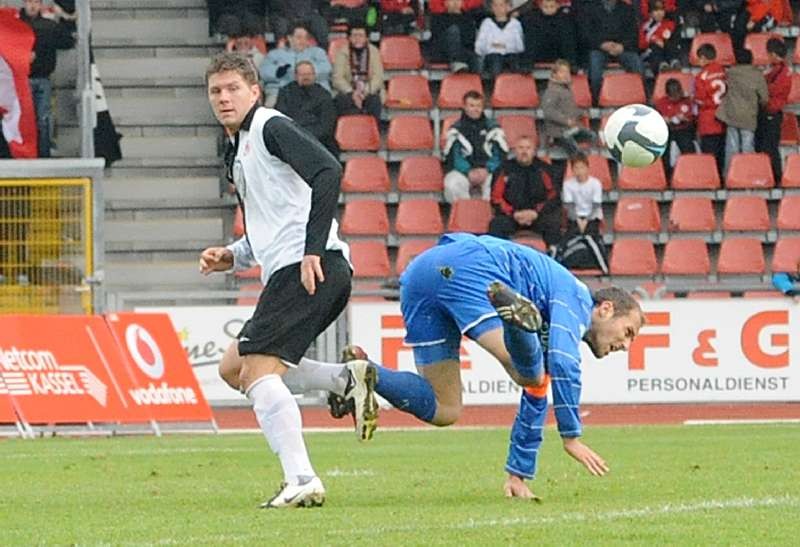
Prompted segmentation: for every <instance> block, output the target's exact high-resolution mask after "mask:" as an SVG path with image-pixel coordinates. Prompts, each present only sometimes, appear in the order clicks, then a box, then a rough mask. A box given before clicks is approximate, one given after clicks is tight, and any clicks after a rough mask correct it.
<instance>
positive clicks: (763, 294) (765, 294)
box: [742, 290, 785, 298]
mask: <svg viewBox="0 0 800 547" xmlns="http://www.w3.org/2000/svg"><path fill="white" fill-rule="evenodd" d="M742 298H785V297H784V296H783V293H782V292H780V291H778V290H774V291H769V290H767V291H744V292H743V293H742Z"/></svg>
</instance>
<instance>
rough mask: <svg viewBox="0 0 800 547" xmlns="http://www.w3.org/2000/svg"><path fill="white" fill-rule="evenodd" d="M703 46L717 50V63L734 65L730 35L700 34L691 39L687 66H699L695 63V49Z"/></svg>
mask: <svg viewBox="0 0 800 547" xmlns="http://www.w3.org/2000/svg"><path fill="white" fill-rule="evenodd" d="M703 44H711V45H712V46H714V49H716V50H717V62H719V63H722V64H723V65H725V66H730V65H735V64H736V58H735V57H734V55H733V42H732V41H731V36H730V34H725V33H724V32H702V33H699V34H696V35H695V37H694V38H693V39H692V46H691V49H690V50H689V64H691V65H692V66H700V64H699V63H698V61H697V49H698V48H699V47H700V46H702V45H703Z"/></svg>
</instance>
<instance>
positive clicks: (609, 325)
mask: <svg viewBox="0 0 800 547" xmlns="http://www.w3.org/2000/svg"><path fill="white" fill-rule="evenodd" d="M592 297H593V299H594V309H593V310H592V324H591V326H590V327H589V331H588V332H587V333H586V335H585V336H584V340H586V343H587V344H589V347H590V348H591V350H592V353H594V356H595V357H597V358H601V357H605V356H606V355H608V354H609V353H611V352H612V351H628V348H630V345H631V342H632V341H633V339H634V337H635V336H636V335H637V334H638V333H639V329H640V328H642V325H643V324H644V313H642V308H641V307H639V303H638V302H637V301H636V300H635V299H634V298H633V296H631V295H630V294H629V293H628V292H627V291H624V290H622V289H620V288H618V287H608V288H605V289H600V290H598V291H596V292H595V293H594V294H593V295H592Z"/></svg>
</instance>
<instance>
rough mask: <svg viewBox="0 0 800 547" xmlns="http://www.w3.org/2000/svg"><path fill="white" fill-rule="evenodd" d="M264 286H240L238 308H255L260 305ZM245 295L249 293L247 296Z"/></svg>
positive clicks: (247, 284)
mask: <svg viewBox="0 0 800 547" xmlns="http://www.w3.org/2000/svg"><path fill="white" fill-rule="evenodd" d="M263 289H264V286H263V285H262V284H261V283H245V284H244V285H240V286H239V293H242V294H240V296H238V297H237V298H236V305H237V306H255V305H256V304H258V297H259V296H260V293H261V291H262V290H263ZM244 293H249V294H247V296H245V295H244Z"/></svg>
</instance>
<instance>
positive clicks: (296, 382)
mask: <svg viewBox="0 0 800 547" xmlns="http://www.w3.org/2000/svg"><path fill="white" fill-rule="evenodd" d="M349 376H350V373H349V372H348V371H347V369H346V368H345V366H344V365H343V364H342V363H324V362H322V361H314V360H313V359H306V358H305V357H303V358H302V359H300V364H299V365H297V366H296V367H295V368H290V369H289V370H288V371H286V374H284V375H283V382H284V383H285V384H286V386H287V387H288V388H289V389H290V390H291V392H292V393H306V392H308V391H315V390H319V391H332V392H333V393H336V394H337V395H344V390H345V388H346V387H347V379H348V378H349Z"/></svg>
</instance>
